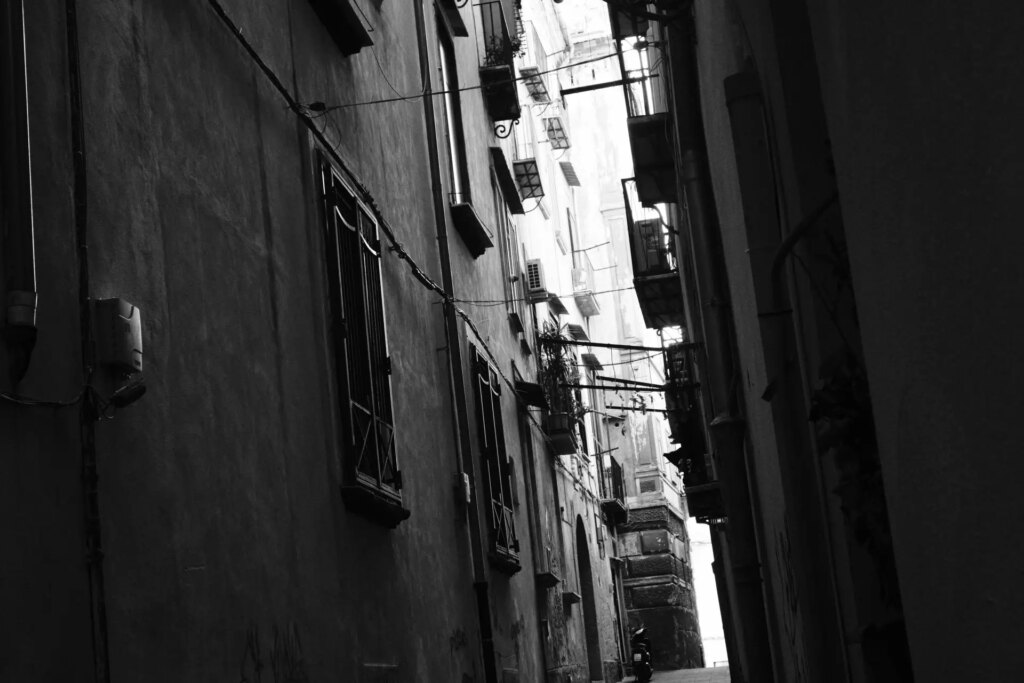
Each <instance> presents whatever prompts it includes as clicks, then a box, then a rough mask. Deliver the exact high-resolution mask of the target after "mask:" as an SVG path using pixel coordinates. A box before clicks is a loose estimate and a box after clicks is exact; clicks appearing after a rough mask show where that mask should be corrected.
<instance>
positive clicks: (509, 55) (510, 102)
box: [478, 0, 520, 137]
mask: <svg viewBox="0 0 1024 683" xmlns="http://www.w3.org/2000/svg"><path fill="white" fill-rule="evenodd" d="M478 7H479V8H480V30H481V33H482V35H481V40H480V42H479V44H478V45H479V48H478V49H479V52H480V55H479V56H480V84H481V85H482V86H483V95H484V102H485V103H486V105H487V111H488V113H489V114H490V115H491V118H492V119H494V120H495V121H515V120H517V119H519V115H520V107H519V90H518V88H517V86H516V80H515V66H514V61H513V60H514V58H515V49H516V47H515V45H514V44H513V41H512V36H511V35H510V34H509V30H508V23H507V22H506V20H505V12H504V10H502V3H501V2H500V0H490V1H489V2H483V3H480V4H479V5H478ZM511 131H512V126H511V125H507V124H505V125H498V126H495V134H497V135H498V136H500V137H507V136H508V135H509V134H510V133H511Z"/></svg>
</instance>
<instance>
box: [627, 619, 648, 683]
mask: <svg viewBox="0 0 1024 683" xmlns="http://www.w3.org/2000/svg"><path fill="white" fill-rule="evenodd" d="M629 644H630V647H631V648H632V650H633V677H634V679H635V680H636V681H638V683H643V682H644V681H649V680H651V676H652V675H653V674H654V667H653V666H652V665H651V641H650V640H649V639H648V638H647V629H646V628H644V627H643V626H639V627H637V628H635V629H633V633H632V634H631V635H630V638H629Z"/></svg>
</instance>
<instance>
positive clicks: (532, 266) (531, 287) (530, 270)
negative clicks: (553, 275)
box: [526, 258, 550, 303]
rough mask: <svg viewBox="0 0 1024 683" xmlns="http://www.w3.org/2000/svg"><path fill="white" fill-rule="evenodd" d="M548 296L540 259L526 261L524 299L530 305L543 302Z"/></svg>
mask: <svg viewBox="0 0 1024 683" xmlns="http://www.w3.org/2000/svg"><path fill="white" fill-rule="evenodd" d="M549 296H550V294H549V292H548V288H547V285H546V284H545V281H544V265H543V264H542V263H541V262H540V259H536V258H534V259H528V260H527V261H526V298H527V299H528V300H529V301H530V302H531V303H536V302H538V301H544V300H546V299H547V298H548V297H549Z"/></svg>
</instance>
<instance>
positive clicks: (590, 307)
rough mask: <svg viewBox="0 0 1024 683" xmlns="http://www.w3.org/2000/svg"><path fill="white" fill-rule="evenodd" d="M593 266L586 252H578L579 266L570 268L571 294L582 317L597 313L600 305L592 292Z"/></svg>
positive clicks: (593, 288)
mask: <svg viewBox="0 0 1024 683" xmlns="http://www.w3.org/2000/svg"><path fill="white" fill-rule="evenodd" d="M595 290H596V287H595V286H594V266H593V264H592V263H591V262H590V257H589V256H588V255H587V253H586V252H581V253H580V259H579V266H578V267H577V268H573V269H572V295H573V298H574V299H575V300H576V308H578V309H580V313H581V314H582V315H583V316H584V317H587V318H589V317H591V316H595V315H598V314H599V313H600V312H601V306H600V304H598V303H597V296H596V295H595V294H594V292H595Z"/></svg>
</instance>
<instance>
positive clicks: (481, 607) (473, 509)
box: [413, 0, 498, 683]
mask: <svg viewBox="0 0 1024 683" xmlns="http://www.w3.org/2000/svg"><path fill="white" fill-rule="evenodd" d="M413 7H414V11H415V14H416V41H417V44H418V47H419V61H420V75H421V78H422V80H423V95H424V96H423V118H424V122H425V124H426V137H427V155H428V161H429V163H430V189H431V194H432V196H433V200H434V201H433V204H434V226H435V230H436V234H437V251H438V257H439V259H440V262H441V286H442V287H444V291H445V294H447V295H448V296H453V295H454V287H453V278H452V262H451V254H450V252H449V250H448V224H447V216H446V212H445V203H444V194H443V191H442V188H441V170H440V169H441V165H440V155H439V153H438V146H437V123H436V121H435V118H434V102H433V98H432V91H431V85H430V57H429V54H430V53H429V49H428V45H427V33H426V21H425V18H424V13H423V0H414V2H413ZM458 329H459V321H458V316H457V315H456V314H455V305H454V304H453V303H451V302H450V301H446V302H445V303H444V330H445V346H446V348H447V352H448V372H449V380H450V384H451V386H452V389H453V394H454V413H455V414H454V416H453V419H454V420H455V423H456V431H457V433H458V443H457V444H456V448H457V449H458V460H459V467H460V470H461V472H464V473H466V474H468V475H469V480H470V481H471V482H473V483H474V484H475V482H476V481H477V479H476V472H475V468H474V464H473V457H472V453H473V446H472V441H471V438H470V434H469V424H468V422H467V420H468V415H469V411H468V409H467V406H468V401H467V398H466V383H465V381H464V379H463V376H462V368H463V367H464V366H463V358H462V344H461V340H460V338H459V335H458V334H457V331H458ZM475 494H476V491H475V489H474V490H473V496H472V500H471V501H470V502H469V504H468V505H467V506H466V507H467V515H468V517H469V545H470V554H471V555H472V564H473V588H474V592H475V593H476V603H477V615H478V618H479V619H480V640H481V644H482V646H483V664H484V678H485V680H486V681H487V683H497V681H498V670H497V665H496V662H495V652H494V631H493V628H492V626H491V603H490V596H489V594H488V585H487V576H486V573H485V569H484V548H483V545H482V542H481V537H480V514H479V510H478V508H477V503H476V496H475Z"/></svg>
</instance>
